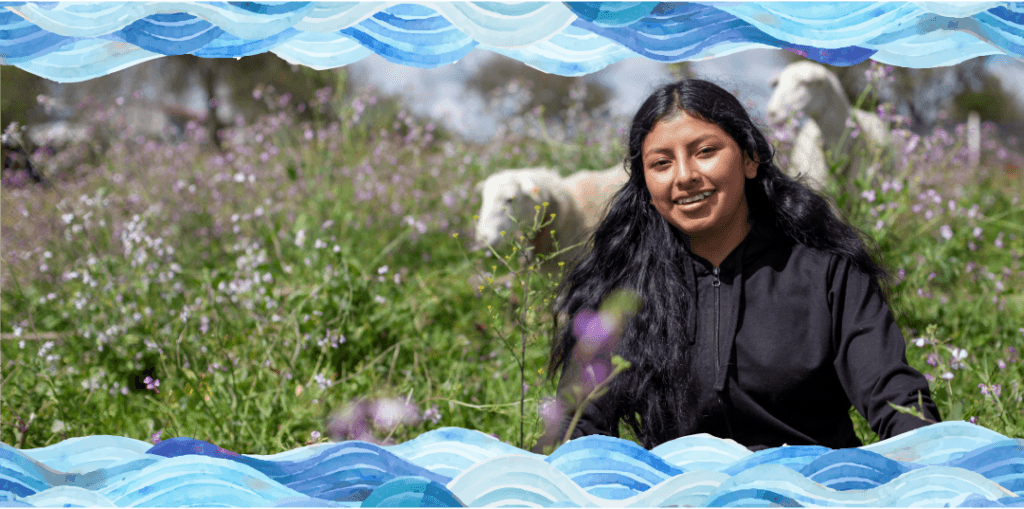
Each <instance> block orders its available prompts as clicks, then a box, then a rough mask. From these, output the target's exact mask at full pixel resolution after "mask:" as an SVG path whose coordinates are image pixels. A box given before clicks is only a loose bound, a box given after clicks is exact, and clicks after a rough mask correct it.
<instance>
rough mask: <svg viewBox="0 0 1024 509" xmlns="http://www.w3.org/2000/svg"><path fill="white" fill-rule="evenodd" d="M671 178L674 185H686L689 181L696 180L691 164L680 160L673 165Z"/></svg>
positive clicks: (695, 171) (694, 170)
mask: <svg viewBox="0 0 1024 509" xmlns="http://www.w3.org/2000/svg"><path fill="white" fill-rule="evenodd" d="M673 177H674V178H673V180H674V182H675V183H676V184H686V183H688V182H690V181H693V180H697V170H696V168H694V165H693V163H692V162H689V161H687V160H686V159H683V158H680V159H678V162H677V163H676V164H675V168H674V175H673Z"/></svg>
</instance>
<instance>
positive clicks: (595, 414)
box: [531, 359, 619, 454]
mask: <svg viewBox="0 0 1024 509" xmlns="http://www.w3.org/2000/svg"><path fill="white" fill-rule="evenodd" d="M579 372H580V367H579V365H578V364H577V363H576V362H574V360H573V359H570V361H569V365H568V366H566V368H565V370H563V371H562V376H561V378H560V379H559V381H558V389H557V393H556V394H557V397H558V400H559V402H561V404H562V420H561V424H560V426H559V427H558V430H557V432H556V433H551V432H550V430H549V432H548V433H545V435H544V436H543V437H541V439H540V441H539V442H538V443H537V445H535V446H534V447H533V448H532V449H531V451H532V452H535V453H538V454H543V449H544V447H545V446H547V445H553V444H554V443H556V442H557V441H559V440H561V439H562V437H564V436H565V432H566V430H568V429H569V424H570V423H571V422H572V417H573V415H575V413H576V407H574V406H573V405H572V401H573V398H572V397H571V395H570V391H571V384H572V382H573V381H575V380H577V379H578V378H579ZM613 401H614V399H613V395H612V393H611V392H610V391H609V392H607V393H605V394H604V395H603V396H601V397H600V398H598V399H597V400H596V401H593V402H591V403H590V404H589V405H587V407H586V408H585V409H584V410H583V413H582V414H581V415H580V420H579V421H577V422H576V427H575V428H574V429H573V431H572V435H571V436H570V440H571V439H575V438H579V437H582V436H586V435H607V436H612V437H616V438H618V437H619V422H618V421H619V420H618V418H617V417H616V415H615V405H614V403H613Z"/></svg>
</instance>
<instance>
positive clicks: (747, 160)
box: [743, 154, 761, 179]
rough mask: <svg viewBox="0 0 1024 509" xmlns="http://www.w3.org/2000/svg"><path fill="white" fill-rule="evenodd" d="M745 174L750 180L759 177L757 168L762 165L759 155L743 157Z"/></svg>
mask: <svg viewBox="0 0 1024 509" xmlns="http://www.w3.org/2000/svg"><path fill="white" fill-rule="evenodd" d="M743 159H744V161H743V174H744V175H745V176H746V177H747V178H748V179H752V178H754V177H756V176H757V167H758V166H759V165H760V164H761V163H760V162H759V161H758V160H757V154H752V155H747V154H744V156H743Z"/></svg>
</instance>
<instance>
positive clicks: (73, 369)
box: [0, 92, 1024, 454]
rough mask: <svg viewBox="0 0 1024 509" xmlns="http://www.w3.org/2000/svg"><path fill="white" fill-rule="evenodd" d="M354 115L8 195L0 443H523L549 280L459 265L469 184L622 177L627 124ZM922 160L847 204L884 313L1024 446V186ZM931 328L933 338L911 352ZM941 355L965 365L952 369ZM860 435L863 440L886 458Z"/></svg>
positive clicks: (967, 407)
mask: <svg viewBox="0 0 1024 509" xmlns="http://www.w3.org/2000/svg"><path fill="white" fill-rule="evenodd" d="M355 99H359V100H360V101H361V102H362V103H363V104H364V105H365V104H370V103H371V102H372V101H370V98H369V93H368V92H363V93H361V95H358V96H352V97H348V98H346V99H345V100H346V101H348V102H345V103H332V104H330V105H328V106H329V107H330V108H333V109H334V110H335V111H337V112H338V118H340V119H341V120H339V121H336V122H334V123H328V121H327V120H324V121H322V122H318V123H317V124H310V123H297V122H298V121H297V120H294V118H296V117H295V115H294V114H293V113H294V112H290V111H283V110H282V111H277V112H272V114H271V115H269V116H267V117H265V118H262V119H259V120H258V121H257V122H255V123H253V124H252V125H249V126H245V127H243V128H240V130H241V131H244V132H246V133H247V136H248V138H247V139H249V140H250V141H249V142H247V143H244V144H240V145H237V146H229V150H228V152H227V154H224V155H221V154H217V153H214V152H211V150H210V149H209V147H207V146H205V145H200V144H197V143H195V142H187V143H183V144H181V145H176V146H165V145H161V144H158V143H156V142H152V141H145V140H138V141H142V143H139V142H138V141H137V140H136V139H135V137H134V136H132V135H124V136H120V137H119V138H117V139H114V140H112V141H111V148H110V149H109V150H108V151H107V153H106V154H105V155H104V156H103V157H102V158H101V159H100V161H99V163H98V164H96V165H75V164H69V163H67V161H65V160H63V159H60V158H59V156H56V157H53V158H47V157H45V156H43V155H40V156H39V158H40V159H39V164H40V165H42V167H43V168H48V169H49V170H50V174H51V175H54V178H55V179H56V180H57V182H58V183H57V185H56V186H55V188H54V189H42V188H36V187H32V186H22V185H18V184H17V182H15V181H14V180H12V179H10V178H5V180H4V182H3V186H4V187H3V193H2V197H0V214H2V221H3V222H2V228H3V230H2V232H3V254H2V258H0V260H2V264H3V265H2V275H0V296H2V303H0V322H2V325H0V330H2V333H3V340H2V341H0V354H2V359H0V369H2V372H0V380H2V388H0V393H2V398H0V403H2V406H0V441H3V442H5V443H8V444H11V445H14V446H16V447H22V448H33V447H42V446H45V445H49V444H53V443H56V442H58V441H60V440H63V439H66V438H69V437H75V436H86V435H102V434H109V435H120V436H127V437H133V438H137V439H140V440H148V439H150V437H151V435H152V434H154V433H157V432H160V433H161V434H160V437H161V438H162V439H167V438H169V437H173V436H188V437H193V438H198V439H202V440H207V441H209V442H212V443H215V444H217V445H219V446H221V447H224V448H226V449H229V450H233V451H237V452H242V453H256V454H271V453H275V452H279V451H283V450H288V449H293V448H295V447H299V446H301V445H303V444H306V443H309V442H311V441H315V440H317V439H316V438H314V436H313V435H312V433H313V432H318V433H320V434H321V437H320V438H319V440H325V439H326V437H327V436H328V435H329V426H328V424H329V421H330V420H331V417H332V413H335V412H338V411H339V410H341V409H344V408H346V405H350V404H353V403H358V402H360V401H362V402H364V403H365V402H373V401H380V400H386V401H398V402H401V403H406V402H407V403H408V404H409V405H410V406H412V407H414V408H415V418H408V419H404V420H403V419H398V420H395V419H392V420H391V422H386V421H387V419H385V420H383V421H380V422H379V423H378V425H376V426H370V427H368V428H367V429H366V430H365V431H366V433H369V434H372V436H374V437H375V440H378V441H381V442H384V441H388V442H390V443H397V442H403V441H406V440H409V439H411V438H414V437H416V436H418V435H419V434H421V433H423V432H425V431H427V430H430V429H434V428H438V427H442V426H459V427H463V428H469V429H476V430H480V431H483V432H485V433H492V434H495V435H497V436H498V437H499V438H500V439H502V440H504V441H506V442H509V443H512V444H514V445H520V444H522V445H523V446H524V447H526V448H529V447H530V446H532V445H533V442H534V441H535V440H536V438H537V437H539V436H540V435H541V434H542V433H543V431H544V430H543V425H542V421H541V419H540V418H539V416H538V405H539V403H540V401H541V400H542V399H543V398H546V397H550V396H551V395H552V394H553V392H554V387H553V386H552V385H550V384H544V383H543V380H544V377H545V375H546V373H544V371H543V370H544V367H545V363H546V360H547V358H546V356H547V341H548V337H549V333H550V330H549V327H550V322H551V317H550V313H549V312H548V311H547V309H548V307H549V306H550V302H547V301H545V299H547V298H550V295H551V292H552V288H553V286H552V285H553V284H554V282H553V281H548V280H544V279H543V278H541V277H539V276H537V277H534V276H531V283H530V284H529V285H527V286H528V287H529V288H528V289H527V291H526V293H525V294H524V292H523V290H522V287H521V286H513V287H512V288H511V289H506V288H504V287H502V286H495V285H494V284H493V283H492V282H491V281H490V280H493V279H495V278H497V277H499V276H501V275H503V274H506V273H508V272H509V270H510V268H509V267H507V266H505V265H504V264H503V263H499V262H501V261H502V260H504V261H505V262H507V263H508V264H509V265H511V268H512V269H517V270H518V269H520V267H519V262H518V260H517V258H516V257H515V256H508V257H507V258H505V257H504V256H502V257H500V258H498V257H494V256H491V257H486V256H484V255H483V253H478V252H477V253H470V252H468V251H467V246H468V242H469V239H470V238H471V237H472V226H473V216H474V214H476V212H477V207H478V206H479V199H478V198H477V197H475V196H474V195H473V191H472V187H473V185H474V184H475V183H476V182H477V181H479V180H481V179H483V178H484V177H485V176H486V175H487V174H489V173H491V172H493V171H496V170H498V169H501V168H509V167H525V166H540V165H550V166H554V167H558V168H562V169H564V170H565V171H572V170H574V169H581V168H591V169H600V168H606V167H609V166H611V165H612V164H614V163H615V162H616V161H617V160H618V157H619V153H620V150H621V139H620V138H621V137H620V134H619V133H618V132H617V131H616V129H615V127H618V125H617V124H616V125H615V126H612V125H608V124H603V123H600V122H597V121H596V120H594V119H589V118H587V117H585V116H584V117H583V118H582V120H580V122H581V124H580V125H578V126H577V127H578V128H579V129H578V132H582V133H587V134H586V135H564V134H557V135H556V134H551V133H553V132H555V131H554V130H552V131H548V132H544V131H542V130H539V131H538V132H536V133H534V134H533V135H531V134H529V133H528V130H526V129H523V130H516V132H522V133H523V134H517V135H509V136H507V137H506V138H505V139H503V140H499V141H496V142H493V143H489V144H473V143H469V142H465V141H460V140H458V139H456V138H453V137H451V136H449V135H446V134H445V133H441V132H439V130H435V129H433V128H432V126H430V125H428V123H427V122H425V121H423V120H421V119H417V118H414V117H413V116H412V115H408V114H406V113H404V111H401V107H400V105H396V104H395V103H394V102H389V101H386V100H380V101H379V102H378V103H377V105H376V106H370V107H367V109H366V111H365V112H364V113H363V114H362V116H361V118H360V120H359V121H358V122H356V121H353V120H352V118H353V116H352V115H353V108H352V103H351V102H352V101H354V100H355ZM396 112H399V113H396ZM325 118H326V117H325ZM519 120H520V121H523V122H526V123H527V124H528V123H529V122H536V120H537V119H532V118H526V119H519ZM533 125H536V123H534V124H533ZM622 125H623V126H624V125H625V124H624V123H622ZM396 126H397V127H396ZM307 132H308V133H309V135H308V137H307ZM559 132H561V131H559ZM320 133H323V134H322V135H321V134H320ZM193 134H194V135H195V136H196V138H197V139H201V138H202V136H201V135H199V134H198V133H193ZM920 145H921V148H919V149H917V150H916V151H910V154H909V156H907V157H910V158H911V159H910V161H909V162H904V163H902V164H909V165H911V166H915V165H925V164H927V165H928V168H929V172H930V173H929V176H930V177H937V176H942V175H948V176H950V177H949V178H948V179H947V180H944V181H943V180H942V179H934V178H933V179H931V180H930V181H927V182H926V181H915V180H913V179H904V180H900V181H898V184H899V186H900V187H901V188H900V189H898V190H896V189H893V188H892V186H891V184H892V182H890V185H887V186H886V189H885V191H882V188H881V187H878V186H876V188H875V193H876V194H875V199H874V201H873V202H868V201H867V200H863V199H862V200H852V199H851V197H846V198H841V199H840V200H839V203H840V205H841V207H842V208H844V209H845V210H847V211H848V212H849V213H850V217H851V219H852V220H853V221H854V222H855V223H856V224H858V225H860V226H861V227H862V228H864V229H865V231H867V232H869V233H870V235H872V236H873V237H874V239H875V240H876V241H877V242H878V243H879V246H880V248H881V256H882V257H883V259H884V260H885V261H886V262H887V263H888V264H889V266H890V267H892V268H893V270H894V271H896V272H898V271H901V270H902V271H903V278H902V279H901V281H900V282H899V283H898V284H896V285H895V286H894V290H893V293H892V302H893V306H894V308H895V309H896V310H897V311H898V319H899V324H900V326H901V327H902V329H903V331H904V335H905V336H906V337H907V339H908V351H907V355H908V359H909V361H910V362H911V364H912V365H913V366H915V367H916V368H918V369H920V370H921V371H922V372H925V373H927V374H929V375H930V376H932V377H934V379H935V381H934V382H933V395H934V397H935V399H936V401H937V403H938V404H939V407H940V410H941V411H942V414H943V418H944V419H968V418H971V417H975V418H976V420H977V422H978V423H979V424H982V425H984V426H987V427H989V428H991V429H994V430H996V431H998V432H1000V433H1003V434H1005V435H1008V436H1024V433H1022V429H1021V428H1022V423H1024V419H1022V408H1024V407H1022V405H1021V391H1020V388H1019V382H1020V380H1021V379H1022V367H1021V363H1020V362H1019V361H1017V360H1016V354H1014V353H1012V352H1011V351H1010V350H1009V348H1010V347H1014V348H1017V349H1018V350H1019V349H1020V348H1021V346H1022V344H1024V339H1022V334H1024V332H1022V331H1021V328H1022V327H1024V319H1022V318H1021V317H1022V316H1024V276H1022V275H1024V272H1022V270H1024V269H1022V267H1021V259H1020V258H1021V255H1022V254H1024V230H1022V227H1021V226H1020V225H1021V224H1024V213H1022V204H1021V202H1020V196H1021V187H1022V186H1021V178H1020V173H1019V169H1018V170H1017V173H1007V171H1006V170H1005V169H1004V166H1005V164H1006V163H1005V161H1004V160H1003V159H999V158H997V157H996V156H995V155H992V154H993V153H994V150H989V151H988V152H987V155H986V158H985V159H983V163H984V164H983V167H982V168H981V169H979V170H976V171H973V173H972V178H971V180H970V182H969V183H965V182H964V181H962V180H956V178H955V176H956V175H958V174H960V173H962V172H963V171H964V170H963V165H962V164H959V163H958V162H957V160H956V157H953V156H952V154H955V153H956V151H957V150H960V149H959V147H957V146H956V145H955V144H948V145H943V144H942V140H940V139H938V138H936V141H935V143H934V144H930V146H931V147H936V146H939V147H940V149H941V150H940V152H941V154H938V156H935V157H939V161H942V160H945V161H946V162H944V163H941V162H940V163H933V162H932V159H921V160H920V162H915V161H918V160H917V159H913V158H914V157H918V158H931V157H933V156H934V154H929V153H927V152H925V149H924V144H923V143H922V144H920ZM932 150H933V151H934V148H932ZM940 156H941V157H940ZM946 156H949V157H946ZM1015 157H1019V156H1015ZM1011 162H1013V163H1014V164H1018V166H1017V168H1019V160H1017V159H1011ZM891 164H893V165H896V164H898V162H893V163H891ZM958 172H959V173H958ZM868 185H869V184H868V183H866V182H862V183H860V186H861V187H860V189H859V191H866V190H868V189H869V187H868ZM928 189H933V190H934V193H935V194H934V195H933V194H929V191H928ZM935 195H940V199H939V203H936V202H935V198H934V196H935ZM949 200H954V201H955V205H954V207H953V209H952V210H951V209H950V208H949V206H948V201H949ZM882 203H885V204H889V203H893V204H895V206H894V207H889V206H888V205H887V206H886V208H885V209H884V210H879V209H878V206H879V205H880V204H882ZM919 204H923V205H921V208H920V209H919V210H917V209H916V208H915V207H917V206H918V205H919ZM915 210H916V212H915ZM926 210H932V213H931V216H930V217H929V218H925V217H924V214H925V213H926ZM944 225H946V226H948V227H949V230H948V231H947V230H945V229H943V226H944ZM876 226H877V228H876ZM976 228H977V229H978V230H977V231H980V233H977V234H976V230H975V229H976ZM944 232H945V233H948V235H947V236H948V237H949V239H948V240H947V239H946V238H945V237H944V236H943V233H944ZM997 239H998V242H997ZM997 244H999V245H1001V247H997ZM972 246H973V247H972ZM502 254H503V255H506V254H507V253H502ZM385 267H386V270H385ZM523 274H524V273H523V272H520V275H523ZM933 274H934V275H933ZM481 281H482V284H481ZM516 281H517V282H518V281H519V280H518V279H517V280H516ZM481 286H482V287H483V288H482V289H481V288H480V287H481ZM919 290H920V291H919ZM512 293H515V294H516V295H517V297H516V299H515V300H516V301H518V302H519V303H520V304H519V305H518V306H516V305H513V304H511V303H510V295H511V294H512ZM931 325H934V326H935V330H934V337H933V338H929V339H930V340H933V341H932V343H931V344H927V345H926V346H925V347H917V346H916V345H914V344H913V343H910V340H912V339H915V338H918V337H921V336H923V335H925V331H926V329H927V328H928V326H931ZM342 338H343V339H342ZM951 348H962V349H964V350H966V352H967V357H966V358H964V359H962V362H963V365H964V366H963V369H953V368H952V367H951V362H952V357H951V353H952V350H951ZM929 354H932V355H933V360H934V361H935V363H936V365H935V366H932V365H930V364H929V363H928V355H929ZM1000 360H1001V361H1002V364H1000ZM1001 366H1005V367H1001ZM958 367H959V366H958ZM947 372H948V373H952V374H953V378H952V380H946V379H943V378H942V375H943V374H944V373H947ZM147 377H150V379H151V380H153V379H158V380H159V383H160V385H159V387H155V389H156V390H152V389H147V383H146V381H145V380H146V378H147ZM523 382H525V383H526V384H527V388H526V391H525V396H523V398H522V401H521V395H523V394H524V393H523V390H522V387H523V386H522V384H523ZM150 383H152V382H150ZM981 383H984V384H987V385H989V386H995V385H997V384H998V385H999V386H1000V395H999V397H998V398H994V397H993V396H991V394H992V393H993V391H994V389H988V390H987V392H988V393H989V394H990V395H989V396H986V395H983V394H982V393H981V390H980V389H979V387H978V384H981ZM157 390H158V391H159V392H157ZM520 405H522V408H521V406H520ZM339 414H340V412H339V413H337V414H333V415H334V416H335V417H338V416H339ZM855 419H856V425H857V430H858V433H859V435H860V436H861V437H862V439H863V440H865V441H868V442H870V441H873V440H876V439H877V438H875V437H874V436H873V434H872V433H871V432H870V430H868V429H867V426H866V424H865V423H864V421H863V419H862V418H860V417H859V416H855ZM624 436H626V437H629V436H630V435H629V434H628V433H624ZM348 437H349V438H351V436H348ZM365 437H366V436H364V438H365Z"/></svg>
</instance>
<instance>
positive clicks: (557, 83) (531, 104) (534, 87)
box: [466, 54, 612, 120]
mask: <svg viewBox="0 0 1024 509" xmlns="http://www.w3.org/2000/svg"><path fill="white" fill-rule="evenodd" d="M516 78H517V79H518V80H519V84H520V86H518V87H513V88H514V90H511V92H518V93H519V94H520V95H521V96H522V97H521V100H519V101H518V104H517V105H516V106H515V108H514V111H512V112H510V113H511V114H512V115H519V114H523V113H525V112H527V111H530V110H532V109H533V108H536V107H538V106H540V107H543V108H544V115H545V116H546V117H547V118H550V119H555V120H565V118H566V115H567V114H568V112H569V108H570V107H571V106H572V103H573V99H572V97H571V96H572V89H573V86H574V85H576V86H577V87H579V83H580V82H582V83H585V84H586V94H585V96H584V97H583V99H582V100H583V109H584V110H585V111H589V112H594V111H597V110H598V109H600V108H601V107H603V106H605V105H606V104H607V103H608V101H609V100H610V99H611V95H612V92H611V89H609V88H608V87H606V86H605V85H602V84H600V83H597V82H595V81H593V80H591V79H588V78H586V77H577V78H573V77H567V76H559V75H557V74H548V73H546V72H544V71H540V70H537V69H535V68H533V67H530V66H528V65H526V64H524V63H522V62H520V61H518V60H515V59H513V58H508V57H505V56H502V55H498V54H495V55H494V56H493V57H491V58H490V59H488V60H487V61H485V62H484V63H483V64H482V65H481V66H480V68H479V69H477V71H476V72H475V73H474V74H473V76H472V77H470V79H469V80H468V81H467V82H466V88H468V89H470V90H475V91H477V92H479V93H480V94H482V95H483V96H484V97H485V98H488V97H492V96H493V95H494V94H495V93H498V92H499V91H502V90H508V88H507V87H508V86H509V84H510V82H511V81H512V80H513V79H516Z"/></svg>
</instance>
